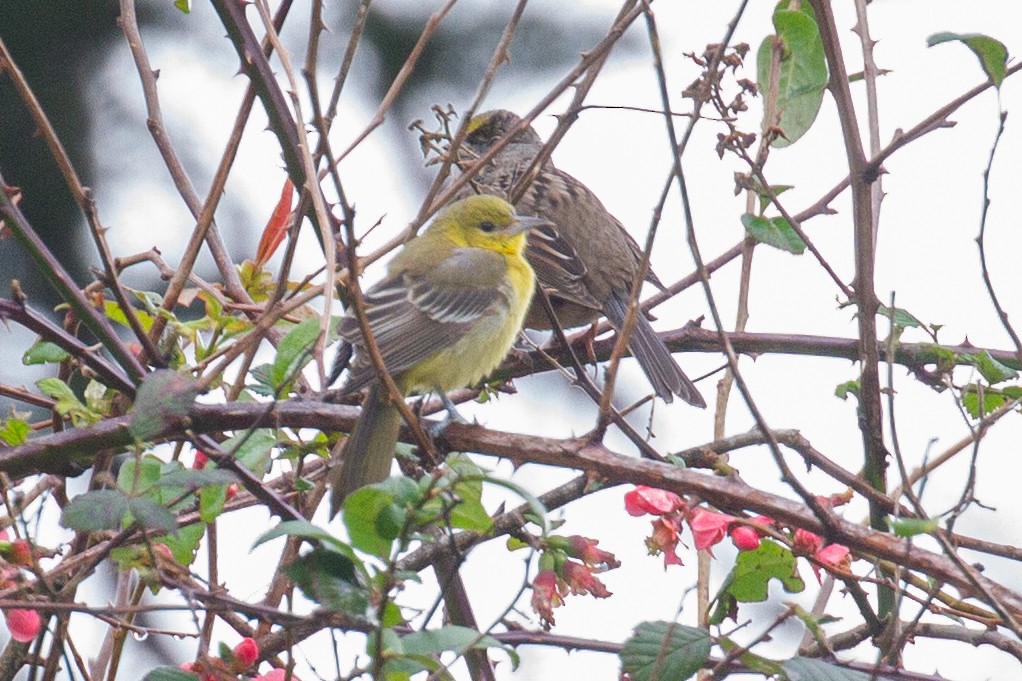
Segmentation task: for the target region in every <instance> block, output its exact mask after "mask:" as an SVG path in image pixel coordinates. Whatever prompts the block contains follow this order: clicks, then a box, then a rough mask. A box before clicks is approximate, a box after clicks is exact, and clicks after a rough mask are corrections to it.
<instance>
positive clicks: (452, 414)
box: [428, 390, 468, 440]
mask: <svg viewBox="0 0 1022 681" xmlns="http://www.w3.org/2000/svg"><path fill="white" fill-rule="evenodd" d="M436 394H437V397H439V398H440V403H441V404H442V405H444V409H446V410H447V416H445V417H444V420H443V421H439V422H437V423H434V424H433V425H431V426H430V427H429V431H428V432H429V436H430V437H431V438H432V439H434V440H436V439H438V438H440V436H441V435H443V432H444V430H445V429H446V428H447V426H449V425H450V424H452V423H458V424H461V425H466V426H467V425H468V419H466V418H465V417H464V416H462V415H461V414H460V413H459V412H458V407H457V406H456V405H455V404H454V402H451V398H449V397H447V393H445V392H444V391H443V390H437V391H436Z"/></svg>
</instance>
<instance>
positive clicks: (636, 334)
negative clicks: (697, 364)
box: [604, 292, 706, 408]
mask: <svg viewBox="0 0 1022 681" xmlns="http://www.w3.org/2000/svg"><path fill="white" fill-rule="evenodd" d="M623 298H624V297H623V296H621V295H620V294H619V293H617V292H615V293H612V294H611V296H610V300H608V301H607V303H606V305H605V307H604V312H606V313H607V319H608V320H609V321H610V323H611V324H613V325H614V327H615V328H617V329H620V328H621V326H622V325H623V324H624V322H625V316H626V314H627V311H628V305H627V301H626V300H624V299H623ZM628 349H629V350H631V352H632V355H633V356H634V357H635V359H636V361H638V363H639V366H640V367H642V370H643V372H644V373H645V374H646V378H648V379H649V382H650V384H651V385H652V386H653V390H654V391H655V392H656V394H657V397H659V398H660V399H662V400H663V401H664V402H671V401H672V400H673V399H674V396H675V395H677V396H678V397H680V398H681V399H683V400H685V401H686V402H688V403H689V404H691V405H692V406H694V407H699V408H704V407H706V401H705V400H703V396H702V395H700V394H699V390H698V389H697V388H696V386H695V384H694V383H692V381H691V380H689V378H688V376H686V375H685V372H684V371H682V370H681V367H679V366H678V363H677V362H675V361H674V357H673V356H672V355H671V351H670V350H668V349H667V346H666V345H664V342H663V341H662V340H660V337H659V336H657V335H656V331H654V330H653V327H652V326H650V323H649V320H648V319H646V316H645V315H643V314H642V313H641V312H640V313H639V314H638V315H637V316H636V319H635V326H634V327H633V328H632V334H631V336H629V338H628Z"/></svg>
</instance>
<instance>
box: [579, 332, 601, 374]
mask: <svg viewBox="0 0 1022 681" xmlns="http://www.w3.org/2000/svg"><path fill="white" fill-rule="evenodd" d="M598 328H600V325H599V324H598V323H597V322H593V323H592V324H591V325H590V326H589V329H588V330H586V332H585V333H583V334H582V344H583V345H585V348H586V357H587V358H589V361H590V362H592V363H593V364H596V363H597V362H596V349H595V348H593V342H594V341H595V340H596V330H597V329H598Z"/></svg>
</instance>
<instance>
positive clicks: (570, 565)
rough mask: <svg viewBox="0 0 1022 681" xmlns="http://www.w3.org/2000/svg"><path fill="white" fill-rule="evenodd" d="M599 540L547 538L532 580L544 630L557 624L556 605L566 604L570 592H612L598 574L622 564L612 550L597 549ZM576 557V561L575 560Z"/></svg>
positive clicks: (595, 595) (534, 606) (596, 594)
mask: <svg viewBox="0 0 1022 681" xmlns="http://www.w3.org/2000/svg"><path fill="white" fill-rule="evenodd" d="M599 543H600V542H599V541H597V540H595V539H589V538H588V537H582V536H579V535H577V534H576V535H572V536H570V537H559V536H552V537H548V538H547V539H546V540H545V545H544V547H543V554H542V555H541V556H540V559H539V573H538V574H537V575H536V578H535V579H534V580H533V581H532V609H533V610H535V611H536V614H538V615H539V619H540V623H541V624H542V625H543V628H544V629H547V630H549V629H550V627H552V626H553V625H554V608H556V607H559V606H561V605H564V597H565V596H567V595H568V594H569V593H570V594H574V595H577V596H583V595H586V594H589V595H591V596H592V597H593V598H607V597H608V596H610V595H611V593H610V591H608V590H607V587H606V585H605V584H604V583H603V582H601V581H600V580H599V578H598V577H597V576H596V574H597V573H599V572H606V571H607V570H612V569H613V568H616V567H618V566H620V565H621V562H620V561H619V560H617V558H615V557H614V554H613V553H610V552H609V551H603V550H601V549H598V548H597V544H599ZM572 559H575V560H572Z"/></svg>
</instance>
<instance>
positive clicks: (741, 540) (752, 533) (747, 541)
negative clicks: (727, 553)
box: [731, 525, 759, 551]
mask: <svg viewBox="0 0 1022 681" xmlns="http://www.w3.org/2000/svg"><path fill="white" fill-rule="evenodd" d="M731 543H733V544H734V545H735V548H737V549H738V550H739V551H754V550H755V549H758V548H759V533H758V532H756V530H755V529H753V528H751V527H749V526H748V525H739V526H737V527H735V528H734V529H733V530H731Z"/></svg>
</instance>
